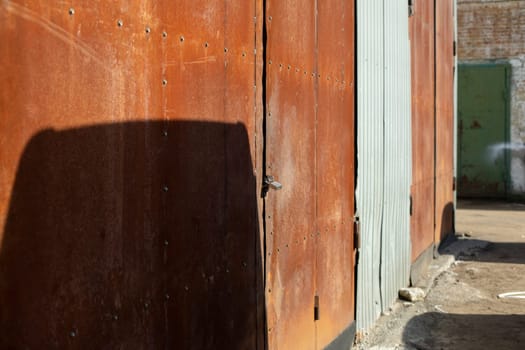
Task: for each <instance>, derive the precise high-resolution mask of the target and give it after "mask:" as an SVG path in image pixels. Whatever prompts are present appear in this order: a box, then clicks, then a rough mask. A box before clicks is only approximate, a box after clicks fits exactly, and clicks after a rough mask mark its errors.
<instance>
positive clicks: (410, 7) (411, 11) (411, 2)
mask: <svg viewBox="0 0 525 350" xmlns="http://www.w3.org/2000/svg"><path fill="white" fill-rule="evenodd" d="M414 1H415V0H408V17H410V16H412V15H413V14H414Z"/></svg>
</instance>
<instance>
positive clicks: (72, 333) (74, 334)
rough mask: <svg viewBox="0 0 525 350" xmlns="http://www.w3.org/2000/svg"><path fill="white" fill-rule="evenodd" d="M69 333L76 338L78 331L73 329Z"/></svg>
mask: <svg viewBox="0 0 525 350" xmlns="http://www.w3.org/2000/svg"><path fill="white" fill-rule="evenodd" d="M69 335H70V336H71V338H74V337H76V336H77V333H76V332H75V331H71V333H69Z"/></svg>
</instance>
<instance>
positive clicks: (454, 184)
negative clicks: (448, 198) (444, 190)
mask: <svg viewBox="0 0 525 350" xmlns="http://www.w3.org/2000/svg"><path fill="white" fill-rule="evenodd" d="M457 185H458V184H457V179H456V177H455V176H454V177H453V178H452V191H455V190H456V187H457Z"/></svg>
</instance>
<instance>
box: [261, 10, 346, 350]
mask: <svg viewBox="0 0 525 350" xmlns="http://www.w3.org/2000/svg"><path fill="white" fill-rule="evenodd" d="M266 26H267V35H268V47H267V54H266V55H267V65H266V70H267V81H266V84H267V85H266V86H267V113H266V120H267V122H266V128H267V133H266V140H267V141H266V144H267V148H266V153H267V164H266V174H267V175H268V176H273V177H274V179H276V180H277V181H279V182H281V183H282V186H283V189H282V190H281V191H279V192H273V191H270V193H268V195H267V197H266V218H265V220H266V237H267V240H266V242H267V245H266V248H267V256H266V261H267V263H266V266H267V284H266V298H267V305H268V309H267V312H268V316H267V320H268V332H269V347H270V348H271V349H321V348H324V347H325V346H328V345H329V344H330V342H331V341H332V340H333V339H334V338H337V337H338V336H340V335H341V338H340V339H345V331H346V332H349V331H348V330H350V329H351V327H352V324H353V318H354V317H353V316H354V268H353V267H354V247H353V234H352V233H353V214H354V201H353V199H354V167H353V164H354V118H353V115H354V85H353V83H354V35H353V33H354V4H353V2H349V1H345V0H330V1H322V2H317V1H307V0H293V1H279V0H275V1H273V0H269V1H267V14H266ZM347 338H348V339H347V340H346V341H347V342H348V341H351V340H349V339H350V338H352V337H351V336H347ZM342 341H343V342H344V340H342ZM348 345H350V344H348ZM341 348H343V347H341Z"/></svg>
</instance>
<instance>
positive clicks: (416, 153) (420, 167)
mask: <svg viewBox="0 0 525 350" xmlns="http://www.w3.org/2000/svg"><path fill="white" fill-rule="evenodd" d="M413 11H414V12H413V15H412V16H411V17H410V42H411V45H410V46H411V59H412V94H413V95H412V191H411V192H412V217H411V225H410V234H411V239H412V261H414V260H415V259H416V258H417V257H418V256H419V255H420V254H421V253H423V252H424V251H425V249H426V248H428V247H429V246H431V245H432V243H433V242H434V235H433V232H434V204H435V203H434V202H435V201H434V159H435V158H434V130H435V127H434V105H435V101H434V80H435V79H434V64H433V62H434V0H425V1H416V2H414V5H413Z"/></svg>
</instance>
